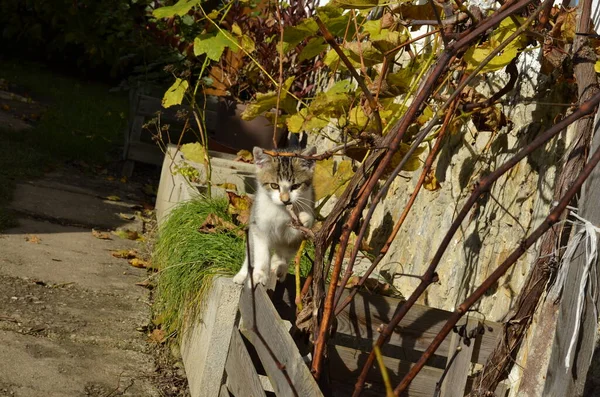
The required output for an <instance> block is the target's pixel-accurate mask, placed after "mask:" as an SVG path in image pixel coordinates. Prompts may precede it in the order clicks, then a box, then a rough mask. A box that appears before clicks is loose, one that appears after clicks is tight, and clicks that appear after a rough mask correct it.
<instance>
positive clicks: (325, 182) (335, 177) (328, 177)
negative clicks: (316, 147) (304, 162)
mask: <svg viewBox="0 0 600 397" xmlns="http://www.w3.org/2000/svg"><path fill="white" fill-rule="evenodd" d="M353 175H354V171H353V170H352V162H351V161H350V160H344V161H341V162H340V163H339V164H335V163H334V161H333V159H331V158H330V159H326V160H321V161H317V165H316V166H315V175H314V178H313V186H314V188H315V199H316V200H320V199H322V198H323V197H327V196H330V195H333V194H336V193H337V192H343V191H344V189H346V186H347V185H348V182H349V181H350V179H351V178H352V176H353Z"/></svg>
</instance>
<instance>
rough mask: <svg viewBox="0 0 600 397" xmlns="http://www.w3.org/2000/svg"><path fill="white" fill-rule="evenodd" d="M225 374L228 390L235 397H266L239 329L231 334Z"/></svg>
mask: <svg viewBox="0 0 600 397" xmlns="http://www.w3.org/2000/svg"><path fill="white" fill-rule="evenodd" d="M225 372H226V373H227V388H228V389H229V391H230V392H231V393H232V394H233V395H234V396H235V397H265V392H264V391H263V388H262V385H261V382H260V380H259V378H258V373H256V369H255V368H254V365H253V364H252V359H251V358H250V355H249V354H248V351H247V350H246V346H245V345H244V341H243V340H242V337H241V336H240V331H239V330H238V329H237V328H234V329H233V331H232V333H231V343H230V345H229V353H228V354H227V362H226V363H225Z"/></svg>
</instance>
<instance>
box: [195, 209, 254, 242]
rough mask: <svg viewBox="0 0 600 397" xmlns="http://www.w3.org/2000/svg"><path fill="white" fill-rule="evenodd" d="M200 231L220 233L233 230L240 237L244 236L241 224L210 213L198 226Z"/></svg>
mask: <svg viewBox="0 0 600 397" xmlns="http://www.w3.org/2000/svg"><path fill="white" fill-rule="evenodd" d="M198 231H199V232H200V233H220V232H224V231H226V232H233V233H234V234H236V235H237V236H239V237H243V236H244V232H243V230H241V229H240V227H239V226H236V225H235V224H233V223H231V222H229V221H228V220H225V219H223V218H221V217H220V216H218V215H216V214H209V215H208V216H207V217H206V220H205V221H204V222H203V223H202V225H200V227H199V228H198Z"/></svg>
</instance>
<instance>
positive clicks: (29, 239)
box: [25, 234, 42, 244]
mask: <svg viewBox="0 0 600 397" xmlns="http://www.w3.org/2000/svg"><path fill="white" fill-rule="evenodd" d="M25 241H27V242H28V243H32V244H39V243H40V241H42V240H41V239H40V238H39V237H38V236H36V235H35V234H29V235H27V236H26V237H25Z"/></svg>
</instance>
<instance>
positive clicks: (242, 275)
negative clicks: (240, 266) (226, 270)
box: [233, 271, 248, 285]
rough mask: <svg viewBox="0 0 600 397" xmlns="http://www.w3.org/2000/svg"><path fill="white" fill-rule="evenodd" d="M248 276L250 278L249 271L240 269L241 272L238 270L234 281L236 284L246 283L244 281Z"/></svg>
mask: <svg viewBox="0 0 600 397" xmlns="http://www.w3.org/2000/svg"><path fill="white" fill-rule="evenodd" d="M246 278H248V273H246V272H241V271H240V272H238V274H236V275H235V276H233V282H234V283H235V284H239V285H242V284H244V281H246Z"/></svg>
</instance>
